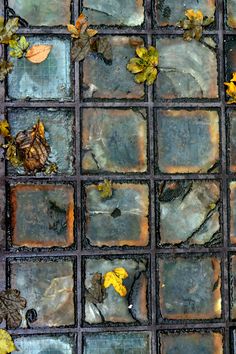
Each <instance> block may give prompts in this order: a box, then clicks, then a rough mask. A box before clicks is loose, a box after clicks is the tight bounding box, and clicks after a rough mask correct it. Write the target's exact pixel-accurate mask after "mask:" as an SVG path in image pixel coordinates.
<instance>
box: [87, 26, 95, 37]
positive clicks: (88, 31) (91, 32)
mask: <svg viewBox="0 0 236 354" xmlns="http://www.w3.org/2000/svg"><path fill="white" fill-rule="evenodd" d="M97 33H98V31H97V30H95V29H92V28H89V29H87V34H88V35H89V37H90V38H91V37H94V36H96V34H97Z"/></svg>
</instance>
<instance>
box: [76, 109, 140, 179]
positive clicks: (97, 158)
mask: <svg viewBox="0 0 236 354" xmlns="http://www.w3.org/2000/svg"><path fill="white" fill-rule="evenodd" d="M82 125H83V128H82V129H83V130H82V142H83V147H82V149H83V161H82V166H83V169H84V171H86V172H87V171H90V172H99V171H110V172H122V173H123V172H124V173H125V172H145V171H146V169H147V114H146V111H145V110H139V111H138V110H137V111H134V110H132V109H129V110H119V109H94V108H91V109H85V110H84V111H83V121H82Z"/></svg>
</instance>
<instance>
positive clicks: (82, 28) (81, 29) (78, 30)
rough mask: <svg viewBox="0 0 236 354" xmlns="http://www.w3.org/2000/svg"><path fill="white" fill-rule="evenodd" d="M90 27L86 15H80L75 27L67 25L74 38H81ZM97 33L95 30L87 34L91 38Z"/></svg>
mask: <svg viewBox="0 0 236 354" xmlns="http://www.w3.org/2000/svg"><path fill="white" fill-rule="evenodd" d="M88 26H89V23H88V21H87V18H86V16H85V15H84V14H80V15H79V17H78V18H77V20H76V22H75V25H72V24H69V25H67V29H68V31H69V32H70V33H71V37H72V38H80V35H81V34H84V33H85V32H86V30H87V28H88ZM92 31H93V32H96V33H97V31H95V30H87V34H88V36H89V37H93V36H94V35H95V34H96V33H95V34H93V35H92V33H93V32H92Z"/></svg>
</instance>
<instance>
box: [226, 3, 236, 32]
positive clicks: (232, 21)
mask: <svg viewBox="0 0 236 354" xmlns="http://www.w3.org/2000/svg"><path fill="white" fill-rule="evenodd" d="M226 4H227V25H228V26H229V27H232V28H236V0H227V2H226Z"/></svg>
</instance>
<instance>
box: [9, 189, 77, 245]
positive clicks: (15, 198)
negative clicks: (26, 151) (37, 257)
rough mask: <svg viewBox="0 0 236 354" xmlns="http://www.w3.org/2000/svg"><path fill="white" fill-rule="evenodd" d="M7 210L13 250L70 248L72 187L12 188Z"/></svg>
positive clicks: (72, 234) (72, 238) (72, 229)
mask: <svg viewBox="0 0 236 354" xmlns="http://www.w3.org/2000/svg"><path fill="white" fill-rule="evenodd" d="M10 208H11V230H12V245H13V246H25V247H54V246H58V247H68V246H70V245H72V244H73V242H74V189H73V187H72V186H71V185H52V184H50V185H49V184H48V185H36V184H34V185H33V184H32V185H30V184H28V185H26V184H18V185H15V186H11V188H10Z"/></svg>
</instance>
